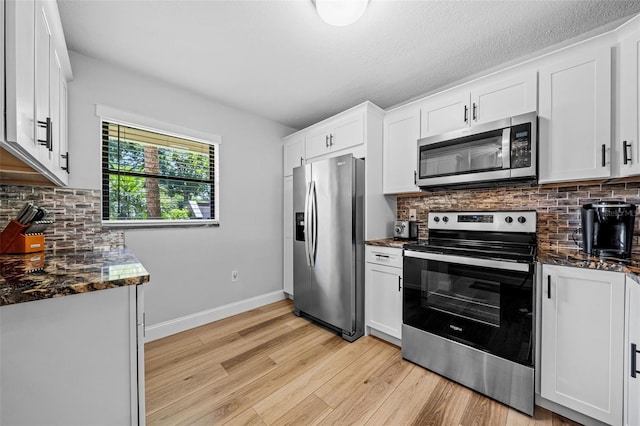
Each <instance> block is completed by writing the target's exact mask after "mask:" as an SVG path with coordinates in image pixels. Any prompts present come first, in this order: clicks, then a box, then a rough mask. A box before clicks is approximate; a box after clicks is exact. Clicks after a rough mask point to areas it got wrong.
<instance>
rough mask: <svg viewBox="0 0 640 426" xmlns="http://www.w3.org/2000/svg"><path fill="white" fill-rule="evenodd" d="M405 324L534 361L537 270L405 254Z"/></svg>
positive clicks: (525, 361)
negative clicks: (523, 269)
mask: <svg viewBox="0 0 640 426" xmlns="http://www.w3.org/2000/svg"><path fill="white" fill-rule="evenodd" d="M403 276H404V279H403V281H404V287H403V290H402V322H403V323H404V324H406V325H409V326H411V327H414V328H417V329H419V330H423V331H426V332H430V333H433V334H435V335H438V336H441V337H443V338H446V339H449V340H454V341H456V342H459V343H462V344H464V345H468V346H472V347H474V348H477V349H480V350H482V351H485V352H489V353H492V354H494V355H497V356H500V357H502V358H506V359H509V360H511V361H515V362H518V363H521V364H524V365H533V342H534V339H533V334H532V332H533V281H534V275H533V271H532V270H531V271H529V272H515V271H510V270H503V269H498V268H489V267H480V266H475V265H468V264H465V263H464V258H461V260H460V262H456V263H454V262H444V261H436V260H427V259H420V258H413V257H409V256H406V255H405V257H404V268H403Z"/></svg>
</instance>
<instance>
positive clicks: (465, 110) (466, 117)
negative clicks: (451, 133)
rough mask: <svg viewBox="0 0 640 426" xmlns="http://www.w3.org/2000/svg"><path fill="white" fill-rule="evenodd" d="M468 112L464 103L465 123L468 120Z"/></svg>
mask: <svg viewBox="0 0 640 426" xmlns="http://www.w3.org/2000/svg"><path fill="white" fill-rule="evenodd" d="M468 113H469V107H468V106H466V105H465V106H464V122H465V123H467V122H468V121H469V117H468Z"/></svg>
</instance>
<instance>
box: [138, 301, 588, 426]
mask: <svg viewBox="0 0 640 426" xmlns="http://www.w3.org/2000/svg"><path fill="white" fill-rule="evenodd" d="M292 309H293V305H292V303H291V301H288V300H285V301H282V302H277V303H274V304H271V305H268V306H264V307H262V308H259V309H254V310H252V311H249V312H245V313H243V314H240V315H236V316H234V317H230V318H226V319H223V320H220V321H217V322H215V323H211V324H207V325H205V326H202V327H198V328H195V329H192V330H188V331H185V332H183V333H180V334H176V335H173V336H169V337H166V338H164V339H160V340H156V341H154V342H150V343H147V344H146V345H145V351H146V353H145V357H146V359H145V366H146V405H147V423H148V424H149V425H180V424H185V425H192V424H202V425H213V424H215V425H218V424H242V425H245V424H247V425H248V424H251V425H264V424H267V425H284V424H299V425H314V424H330V425H333V424H345V425H346V424H367V425H409V424H413V425H447V426H448V425H492V426H493V425H509V426H511V425H562V424H564V425H575V424H576V423H574V422H571V421H569V420H566V419H564V418H562V417H560V416H557V415H555V414H552V413H551V412H549V411H547V410H544V409H542V408H539V407H536V412H535V416H534V417H533V418H531V417H528V416H526V415H524V414H521V413H519V412H517V411H515V410H512V409H509V408H508V407H506V406H504V405H502V404H500V403H498V402H495V401H493V400H491V399H488V398H486V397H484V396H482V395H480V394H478V393H476V392H474V391H472V390H470V389H467V388H465V387H463V386H460V385H458V384H456V383H454V382H451V381H449V380H447V379H445V378H443V377H441V376H438V375H437V374H434V373H431V372H429V371H427V370H425V369H424V368H422V367H419V366H417V365H414V364H412V363H410V362H408V361H405V360H403V359H402V357H401V354H400V350H399V348H398V347H396V346H394V345H391V344H388V343H386V342H384V341H382V340H380V339H377V338H375V337H371V336H368V337H362V338H360V339H358V340H357V341H356V342H354V343H347V342H345V341H344V340H342V339H341V338H340V337H338V336H336V335H335V334H333V333H331V332H329V331H327V330H325V329H323V328H320V327H318V326H317V325H314V324H312V323H310V322H308V321H307V320H305V319H302V318H298V317H296V316H294V315H293V314H292V313H291V311H292Z"/></svg>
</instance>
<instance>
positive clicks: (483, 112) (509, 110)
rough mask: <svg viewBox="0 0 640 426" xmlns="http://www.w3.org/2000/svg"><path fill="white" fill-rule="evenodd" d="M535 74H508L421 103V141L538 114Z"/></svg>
mask: <svg viewBox="0 0 640 426" xmlns="http://www.w3.org/2000/svg"><path fill="white" fill-rule="evenodd" d="M536 93H537V84H536V73H535V71H530V70H527V71H517V72H516V71H511V70H509V71H505V72H503V73H500V74H498V75H495V76H491V77H487V78H483V79H482V80H479V81H476V82H473V83H469V84H466V85H464V86H462V87H460V88H457V89H453V90H450V91H446V92H444V93H442V94H438V95H434V96H431V97H429V98H427V99H425V100H424V101H423V102H422V103H421V132H420V134H421V135H420V136H421V137H427V136H432V135H437V134H441V133H447V132H450V131H453V130H458V129H463V128H465V127H469V126H472V125H474V124H482V123H488V122H491V121H495V120H499V119H501V118H507V117H511V116H514V115H519V114H524V113H527V112H531V111H536V106H537V97H536Z"/></svg>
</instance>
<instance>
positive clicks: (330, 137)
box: [329, 133, 333, 146]
mask: <svg viewBox="0 0 640 426" xmlns="http://www.w3.org/2000/svg"><path fill="white" fill-rule="evenodd" d="M329 146H333V133H329Z"/></svg>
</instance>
